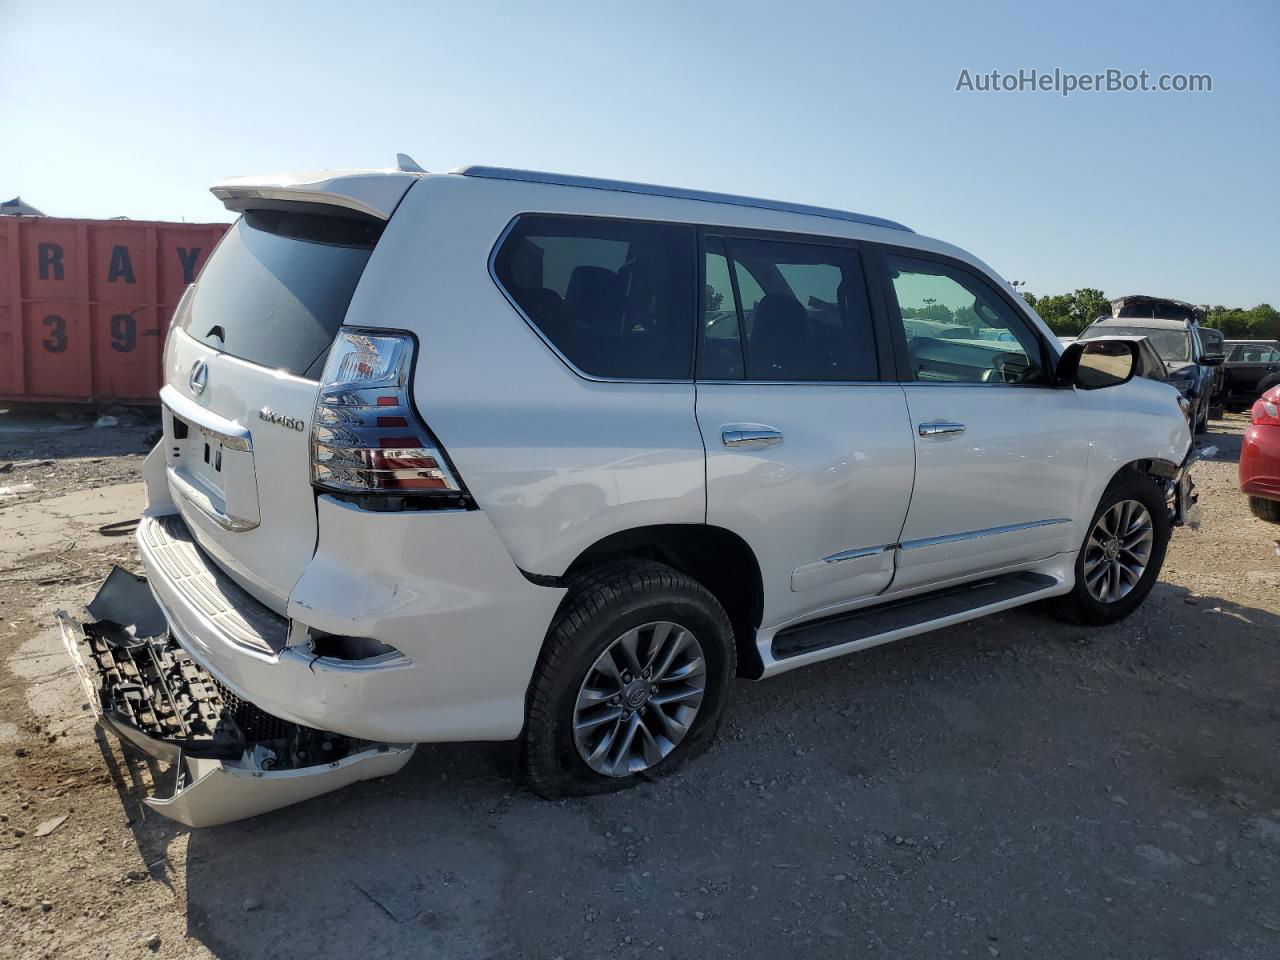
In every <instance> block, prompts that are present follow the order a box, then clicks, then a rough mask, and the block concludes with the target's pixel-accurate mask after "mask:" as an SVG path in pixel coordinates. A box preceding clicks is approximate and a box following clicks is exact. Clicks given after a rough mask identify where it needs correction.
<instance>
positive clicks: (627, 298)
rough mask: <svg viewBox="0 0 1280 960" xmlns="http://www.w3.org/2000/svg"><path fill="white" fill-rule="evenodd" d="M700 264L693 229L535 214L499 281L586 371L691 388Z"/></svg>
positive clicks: (503, 256) (518, 229)
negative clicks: (678, 383)
mask: <svg viewBox="0 0 1280 960" xmlns="http://www.w3.org/2000/svg"><path fill="white" fill-rule="evenodd" d="M696 263H697V261H696V257H695V253H694V239H693V228H692V227H686V226H679V225H674V224H656V223H644V222H640V221H626V220H600V219H594V218H589V217H567V216H549V215H531V216H525V217H521V218H520V220H519V221H518V222H517V223H516V225H515V227H514V228H513V229H512V230H511V232H510V233H509V234H508V235H507V237H506V239H505V240H503V242H502V246H501V247H500V248H499V249H498V252H497V254H496V256H495V257H494V272H495V273H496V275H497V278H498V282H499V283H500V284H501V285H502V287H503V288H504V289H505V290H506V292H507V293H508V295H510V297H511V298H512V299H513V300H514V301H515V302H516V303H517V304H518V305H519V306H520V308H521V309H522V310H523V311H524V313H525V314H526V315H527V316H528V318H529V319H530V320H531V321H532V322H533V323H534V325H535V326H536V327H537V328H538V330H539V331H541V333H542V335H543V336H544V337H546V338H547V340H549V341H550V342H551V343H552V344H554V345H555V347H556V349H558V350H559V351H560V352H561V353H562V354H563V355H564V356H565V358H566V359H568V360H569V362H570V363H572V364H573V365H574V366H575V367H577V368H578V369H579V370H581V371H582V372H584V373H586V374H589V375H591V376H597V377H618V378H624V379H640V380H687V379H689V377H690V376H691V374H692V368H693V304H694V282H695V281H694V276H695V267H696Z"/></svg>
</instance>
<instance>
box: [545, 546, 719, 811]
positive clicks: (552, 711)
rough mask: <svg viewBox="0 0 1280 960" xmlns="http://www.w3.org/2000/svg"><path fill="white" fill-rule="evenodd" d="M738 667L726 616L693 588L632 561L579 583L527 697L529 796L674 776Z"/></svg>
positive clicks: (675, 575) (699, 744)
mask: <svg viewBox="0 0 1280 960" xmlns="http://www.w3.org/2000/svg"><path fill="white" fill-rule="evenodd" d="M672 651H675V652H672ZM628 665H630V666H628ZM735 666H736V656H735V648H734V639H733V627H732V626H731V625H730V623H729V617H728V615H727V614H726V613H725V611H724V608H723V607H721V606H720V603H719V602H718V601H717V600H716V598H715V597H714V596H712V594H711V593H710V591H708V590H707V588H706V587H704V586H702V584H700V583H698V582H697V581H695V580H693V579H691V578H690V577H687V576H685V575H684V574H682V573H680V572H679V571H677V570H674V569H672V568H671V567H668V566H665V565H664V564H660V563H632V562H628V563H623V564H618V565H613V566H611V567H608V568H606V569H602V570H600V571H597V572H595V573H591V574H587V575H585V576H583V577H581V578H579V579H577V580H576V581H575V582H574V583H573V585H572V586H571V587H570V589H569V593H568V595H567V596H566V598H565V600H564V602H563V603H562V604H561V607H560V611H559V612H558V613H557V615H556V619H555V621H554V622H553V623H552V625H551V629H550V631H549V632H548V634H547V639H546V643H545V644H544V645H543V648H542V654H541V656H540V657H539V658H538V664H537V667H536V668H535V669H534V675H533V680H532V682H531V683H530V686H529V695H528V707H527V713H526V719H525V728H524V732H523V734H522V735H521V755H522V757H521V759H522V767H523V770H524V774H525V778H526V781H527V782H528V784H529V787H530V789H532V790H533V792H534V793H536V794H538V795H539V796H541V797H545V798H548V799H554V798H557V797H562V796H569V795H584V794H593V793H604V792H608V791H611V790H619V789H622V788H625V787H630V786H634V785H635V784H637V783H639V782H641V781H643V780H652V779H655V778H657V777H661V776H665V775H667V774H669V773H671V772H672V771H673V770H675V769H676V768H678V767H679V766H680V765H681V764H682V763H683V762H684V761H685V760H687V759H689V758H690V757H691V756H693V755H695V754H696V753H698V752H700V751H701V750H702V749H704V748H705V747H706V746H707V744H708V743H709V742H710V741H711V740H712V738H713V737H714V736H715V732H716V728H717V727H718V726H719V723H720V717H721V714H722V713H723V711H724V706H725V703H726V701H727V699H728V696H729V689H730V686H731V684H732V682H733V677H734V673H735Z"/></svg>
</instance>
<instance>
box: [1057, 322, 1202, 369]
mask: <svg viewBox="0 0 1280 960" xmlns="http://www.w3.org/2000/svg"><path fill="white" fill-rule="evenodd" d="M1098 337H1146V338H1147V339H1148V340H1150V341H1151V345H1152V346H1153V347H1155V348H1156V353H1158V354H1160V359H1161V360H1180V361H1183V362H1186V361H1187V360H1190V359H1191V338H1190V337H1188V336H1187V334H1186V332H1185V331H1182V330H1157V329H1154V328H1153V327H1122V326H1118V325H1117V324H1114V323H1108V324H1106V325H1105V326H1102V325H1099V326H1096V327H1090V328H1089V329H1088V330H1086V331H1085V332H1084V333H1082V334H1080V339H1081V340H1096V339H1097V338H1098Z"/></svg>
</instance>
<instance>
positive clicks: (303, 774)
mask: <svg viewBox="0 0 1280 960" xmlns="http://www.w3.org/2000/svg"><path fill="white" fill-rule="evenodd" d="M89 611H90V613H91V615H93V616H94V617H95V619H94V621H93V622H90V623H86V624H81V623H80V622H78V621H77V620H75V619H74V618H72V617H71V616H69V615H68V614H66V613H65V612H59V614H58V622H59V626H60V627H61V630H62V637H63V641H64V643H65V644H66V648H67V652H68V654H69V655H70V657H71V660H72V663H73V664H74V665H75V668H76V671H77V673H78V674H79V676H80V681H81V683H82V684H83V686H84V690H85V695H86V697H87V698H88V701H89V704H90V706H91V707H92V709H93V711H94V713H95V715H96V717H97V719H98V722H99V724H100V725H102V726H103V727H104V728H106V729H109V730H111V731H112V732H113V733H115V734H116V735H117V736H118V737H120V738H121V740H122V741H127V742H128V743H129V744H131V745H133V746H134V747H136V748H138V749H140V750H142V751H143V752H145V753H146V754H148V755H150V756H152V757H155V758H156V759H158V760H161V761H164V762H166V763H169V764H171V765H172V773H173V776H174V778H175V783H174V790H173V794H172V796H169V797H148V798H147V799H146V800H145V803H146V804H147V805H148V806H149V807H151V808H152V809H153V810H157V811H159V812H160V813H163V814H164V815H165V816H168V817H172V818H173V819H175V820H178V821H179V822H181V823H185V824H186V825H187V826H190V827H206V826H214V825H216V824H220V823H228V822H230V821H232V820H239V819H243V818H245V817H251V816H255V815H256V814H259V813H265V812H267V811H269V810H275V809H278V808H280V807H285V806H288V805H290V804H293V803H298V802H300V801H302V800H307V799H310V798H311V797H315V796H319V795H320V794H323V793H327V792H329V791H331V790H336V789H338V788H339V787H344V786H346V785H347V784H350V783H354V782H356V781H358V780H368V779H372V778H374V777H383V776H388V775H390V774H393V773H396V772H397V771H398V770H400V768H401V767H403V766H404V765H405V763H407V762H408V760H409V757H410V756H411V755H412V753H413V746H412V745H407V744H387V743H373V742H369V741H364V740H354V739H351V738H349V737H343V736H339V735H337V734H332V733H327V732H325V731H321V730H316V729H313V728H311V727H304V726H301V725H299V724H295V723H290V722H289V721H286V720H281V719H280V718H278V717H274V716H271V715H270V714H268V713H266V712H264V711H262V710H261V709H259V708H258V707H256V706H255V705H253V704H251V703H248V702H246V701H244V700H241V699H240V698H239V697H237V696H236V695H235V694H234V693H232V692H231V691H229V690H228V689H226V688H225V687H224V686H223V685H221V684H220V683H218V681H217V680H215V679H214V678H213V677H212V676H211V675H210V674H209V673H207V672H206V671H205V670H204V669H202V668H201V667H200V666H199V665H198V664H196V663H195V662H194V661H193V660H192V659H191V658H190V656H188V655H187V654H186V653H185V652H184V651H183V650H182V648H181V647H179V646H178V644H177V643H176V642H175V641H174V640H173V639H172V638H171V637H170V635H169V633H168V630H167V629H165V628H163V626H162V625H163V624H164V616H163V614H162V613H161V612H160V610H159V608H158V606H157V605H156V603H155V600H154V599H153V598H152V596H151V593H150V590H149V589H148V587H147V582H146V580H145V579H143V578H141V577H135V576H133V575H132V574H130V573H128V572H126V571H124V570H121V569H119V568H116V569H115V570H113V571H112V573H111V575H110V576H109V577H108V578H107V580H106V582H105V583H104V584H103V586H102V589H101V590H100V591H99V592H98V595H97V596H96V597H94V599H93V601H92V602H91V603H90V604H89Z"/></svg>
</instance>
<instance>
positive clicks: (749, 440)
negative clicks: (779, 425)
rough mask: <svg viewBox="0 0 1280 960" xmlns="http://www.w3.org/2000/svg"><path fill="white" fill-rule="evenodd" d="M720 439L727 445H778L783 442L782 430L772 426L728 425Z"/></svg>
mask: <svg viewBox="0 0 1280 960" xmlns="http://www.w3.org/2000/svg"><path fill="white" fill-rule="evenodd" d="M720 439H721V440H722V441H724V445H725V446H726V447H776V446H777V445H778V444H780V443H781V442H782V431H781V430H774V429H773V428H772V427H747V426H741V427H738V426H734V427H726V428H725V429H724V430H723V431H721V433H720Z"/></svg>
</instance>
